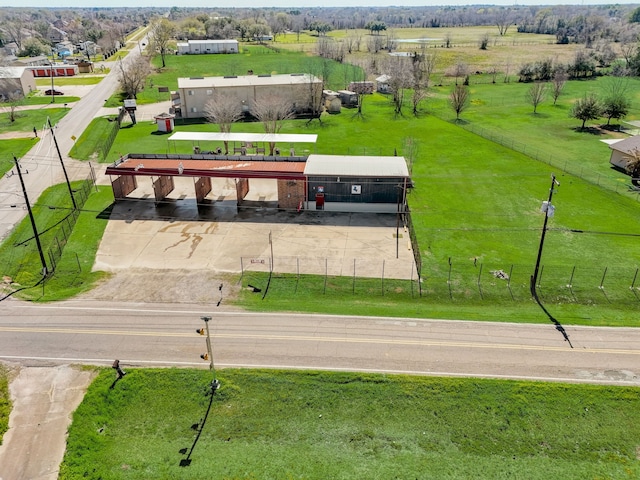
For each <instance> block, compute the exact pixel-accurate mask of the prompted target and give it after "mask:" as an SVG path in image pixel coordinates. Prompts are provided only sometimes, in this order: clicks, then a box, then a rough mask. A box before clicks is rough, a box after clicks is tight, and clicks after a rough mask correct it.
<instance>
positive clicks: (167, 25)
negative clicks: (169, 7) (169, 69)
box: [149, 18, 176, 68]
mask: <svg viewBox="0 0 640 480" xmlns="http://www.w3.org/2000/svg"><path fill="white" fill-rule="evenodd" d="M175 32H176V29H175V27H174V26H173V24H172V23H171V22H170V21H169V20H167V19H166V18H159V19H156V20H154V21H153V22H151V27H150V29H149V48H150V49H151V51H153V52H156V53H159V54H160V58H161V59H162V68H164V67H166V66H167V65H166V62H165V57H166V55H167V52H168V50H169V42H171V40H173V36H174V35H175Z"/></svg>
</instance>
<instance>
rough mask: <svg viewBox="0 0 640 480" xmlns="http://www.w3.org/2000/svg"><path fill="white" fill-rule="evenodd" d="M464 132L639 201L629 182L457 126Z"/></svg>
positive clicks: (482, 131) (500, 136)
mask: <svg viewBox="0 0 640 480" xmlns="http://www.w3.org/2000/svg"><path fill="white" fill-rule="evenodd" d="M459 126H461V127H462V128H464V129H465V130H467V131H469V132H471V133H474V134H476V135H479V136H481V137H482V138H485V139H487V140H489V141H492V142H495V143H498V144H500V145H502V146H503V147H506V148H509V149H511V150H514V151H516V152H520V153H522V154H524V155H527V156H528V157H530V158H533V159H534V160H537V161H539V162H543V163H546V164H547V165H550V166H552V167H554V168H557V169H559V170H562V171H563V172H565V173H568V174H570V175H573V176H575V177H578V178H580V179H582V180H585V181H587V182H589V183H592V184H594V185H597V186H600V187H605V188H607V189H608V190H612V191H614V192H615V193H619V194H621V195H629V196H632V197H633V198H635V200H636V201H640V189H638V188H637V187H635V186H634V185H632V184H631V183H630V182H628V183H627V182H625V183H623V182H620V181H619V180H617V179H615V178H614V177H613V176H610V175H605V174H602V173H599V172H594V171H593V170H592V168H591V167H590V166H589V165H586V166H585V165H584V164H580V163H576V162H574V161H571V160H570V159H567V158H566V157H559V156H558V155H557V154H555V155H554V154H551V153H549V152H546V151H545V150H544V149H542V148H540V147H539V146H537V145H529V144H526V143H523V142H520V141H518V140H516V139H515V138H513V137H509V136H507V135H504V134H502V133H496V132H495V131H493V130H491V129H488V128H484V127H479V126H476V125H471V124H461V125H459Z"/></svg>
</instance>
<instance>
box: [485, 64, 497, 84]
mask: <svg viewBox="0 0 640 480" xmlns="http://www.w3.org/2000/svg"><path fill="white" fill-rule="evenodd" d="M487 73H488V74H489V75H490V76H491V83H496V78H497V77H498V67H496V66H495V65H491V66H490V67H489V68H488V69H487Z"/></svg>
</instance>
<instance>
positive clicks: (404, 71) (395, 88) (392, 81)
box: [384, 57, 413, 115]
mask: <svg viewBox="0 0 640 480" xmlns="http://www.w3.org/2000/svg"><path fill="white" fill-rule="evenodd" d="M384 69H385V71H387V72H389V73H388V74H387V75H388V76H389V88H390V89H391V93H392V94H393V97H392V99H393V106H394V113H395V114H396V115H402V106H403V104H404V94H405V90H406V89H407V88H410V87H411V85H412V83H413V75H412V73H413V72H412V66H411V63H409V61H408V60H407V58H406V57H387V62H386V65H385V66H384Z"/></svg>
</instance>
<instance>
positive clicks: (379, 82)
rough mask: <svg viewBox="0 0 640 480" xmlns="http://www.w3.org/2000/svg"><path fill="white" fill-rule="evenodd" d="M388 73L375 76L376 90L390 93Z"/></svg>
mask: <svg viewBox="0 0 640 480" xmlns="http://www.w3.org/2000/svg"><path fill="white" fill-rule="evenodd" d="M389 80H391V77H390V76H389V75H380V76H379V77H378V78H376V90H377V91H378V92H380V93H391V87H389Z"/></svg>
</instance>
